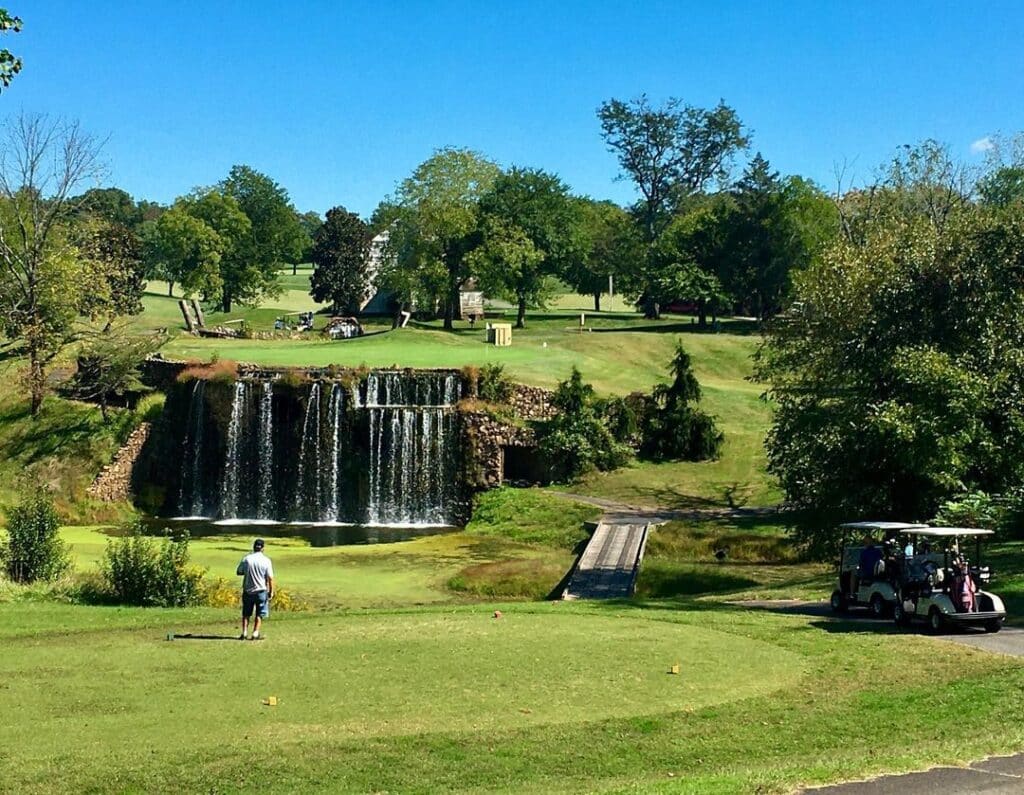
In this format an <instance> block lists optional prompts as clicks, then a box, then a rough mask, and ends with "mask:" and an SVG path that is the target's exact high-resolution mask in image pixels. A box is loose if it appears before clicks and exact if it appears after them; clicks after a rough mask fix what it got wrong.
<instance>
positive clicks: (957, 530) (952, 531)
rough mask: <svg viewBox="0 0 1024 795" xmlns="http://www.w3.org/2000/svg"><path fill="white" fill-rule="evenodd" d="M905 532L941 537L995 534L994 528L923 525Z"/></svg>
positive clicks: (912, 534)
mask: <svg viewBox="0 0 1024 795" xmlns="http://www.w3.org/2000/svg"><path fill="white" fill-rule="evenodd" d="M904 532H905V533H906V534H907V535H911V536H936V537H939V538H951V537H954V536H965V537H966V536H990V535H994V534H995V531H993V530H980V529H978V528H977V527H921V528H914V529H910V530H905V531H904Z"/></svg>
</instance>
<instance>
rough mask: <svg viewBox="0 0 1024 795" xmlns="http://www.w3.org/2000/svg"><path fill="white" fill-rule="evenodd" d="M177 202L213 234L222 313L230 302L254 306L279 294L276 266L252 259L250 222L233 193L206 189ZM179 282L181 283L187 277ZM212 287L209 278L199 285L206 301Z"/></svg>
mask: <svg viewBox="0 0 1024 795" xmlns="http://www.w3.org/2000/svg"><path fill="white" fill-rule="evenodd" d="M179 201H180V203H181V207H182V209H183V210H184V211H185V212H186V213H188V214H189V215H191V216H192V217H193V218H196V219H198V220H200V221H202V222H203V223H204V224H205V225H206V226H207V227H209V228H210V229H212V230H213V231H214V233H215V234H216V251H217V254H218V267H219V273H218V277H219V281H220V296H219V303H220V309H221V311H222V312H230V311H231V307H232V304H233V302H234V301H238V302H239V303H241V304H243V305H246V306H257V305H259V304H260V303H261V302H262V301H263V300H264V299H265V298H267V297H273V296H276V295H278V294H279V293H280V291H281V287H280V284H279V283H278V278H277V267H276V265H274V264H273V263H268V262H260V261H258V260H256V259H254V258H253V248H252V239H253V237H252V223H251V222H250V220H249V217H248V216H247V215H246V214H245V213H244V212H243V211H242V208H241V206H240V205H239V203H238V202H237V201H236V200H235V198H234V197H233V196H231V195H230V194H228V193H224V192H222V191H220V190H217V189H210V190H207V191H200V192H198V193H196V194H193V195H192V196H188V197H185V198H184V199H180V200H179ZM180 281H182V284H183V285H185V284H187V283H188V281H189V280H186V279H182V280H180ZM213 286H214V283H213V281H207V282H206V283H205V284H204V285H203V288H202V294H203V295H204V296H205V298H206V299H207V300H213V299H214V296H213V295H212V294H211V289H212V288H213Z"/></svg>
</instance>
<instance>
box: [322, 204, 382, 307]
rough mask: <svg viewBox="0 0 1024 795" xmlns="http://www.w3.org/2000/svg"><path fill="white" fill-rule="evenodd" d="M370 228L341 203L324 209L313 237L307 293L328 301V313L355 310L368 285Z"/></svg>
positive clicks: (362, 299)
mask: <svg viewBox="0 0 1024 795" xmlns="http://www.w3.org/2000/svg"><path fill="white" fill-rule="evenodd" d="M369 257H370V229H369V227H368V226H367V225H366V224H365V223H363V221H362V219H360V217H359V216H358V215H356V214H355V213H350V212H349V211H348V210H346V209H345V208H344V207H334V208H333V209H330V210H328V211H327V220H326V221H325V222H324V224H323V225H322V226H321V227H320V229H319V230H318V231H317V233H316V235H315V236H314V238H313V249H312V251H311V253H310V259H312V261H313V276H312V278H311V279H310V290H309V294H310V295H311V296H313V299H314V300H316V301H319V302H321V303H322V302H324V301H330V302H331V313H332V314H335V315H337V314H340V313H341V312H342V311H354V312H358V311H359V309H360V307H361V305H362V303H363V301H364V300H365V299H366V293H367V290H368V289H369V272H368V271H369Z"/></svg>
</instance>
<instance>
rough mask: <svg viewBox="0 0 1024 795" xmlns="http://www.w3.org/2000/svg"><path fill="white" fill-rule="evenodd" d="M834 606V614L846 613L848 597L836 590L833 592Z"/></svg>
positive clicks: (832, 600)
mask: <svg viewBox="0 0 1024 795" xmlns="http://www.w3.org/2000/svg"><path fill="white" fill-rule="evenodd" d="M830 601H831V604H832V612H833V613H845V612H846V597H845V596H843V592H842V591H840V590H835V591H833V592H832V599H831V600H830Z"/></svg>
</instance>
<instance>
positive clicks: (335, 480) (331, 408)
mask: <svg viewBox="0 0 1024 795" xmlns="http://www.w3.org/2000/svg"><path fill="white" fill-rule="evenodd" d="M343 394H344V390H343V389H342V388H341V385H340V384H334V385H333V386H332V387H331V399H330V401H329V402H328V404H327V422H328V423H329V429H330V434H331V446H330V450H331V466H330V469H329V470H328V476H329V477H330V481H329V483H328V484H327V492H328V503H327V511H326V512H325V514H324V519H325V520H326V521H328V522H336V521H338V517H339V516H340V515H341V494H340V491H339V486H340V484H339V479H340V477H341V472H340V464H341V461H340V459H341V446H342V439H341V414H342V409H343V405H342V396H343Z"/></svg>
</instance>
